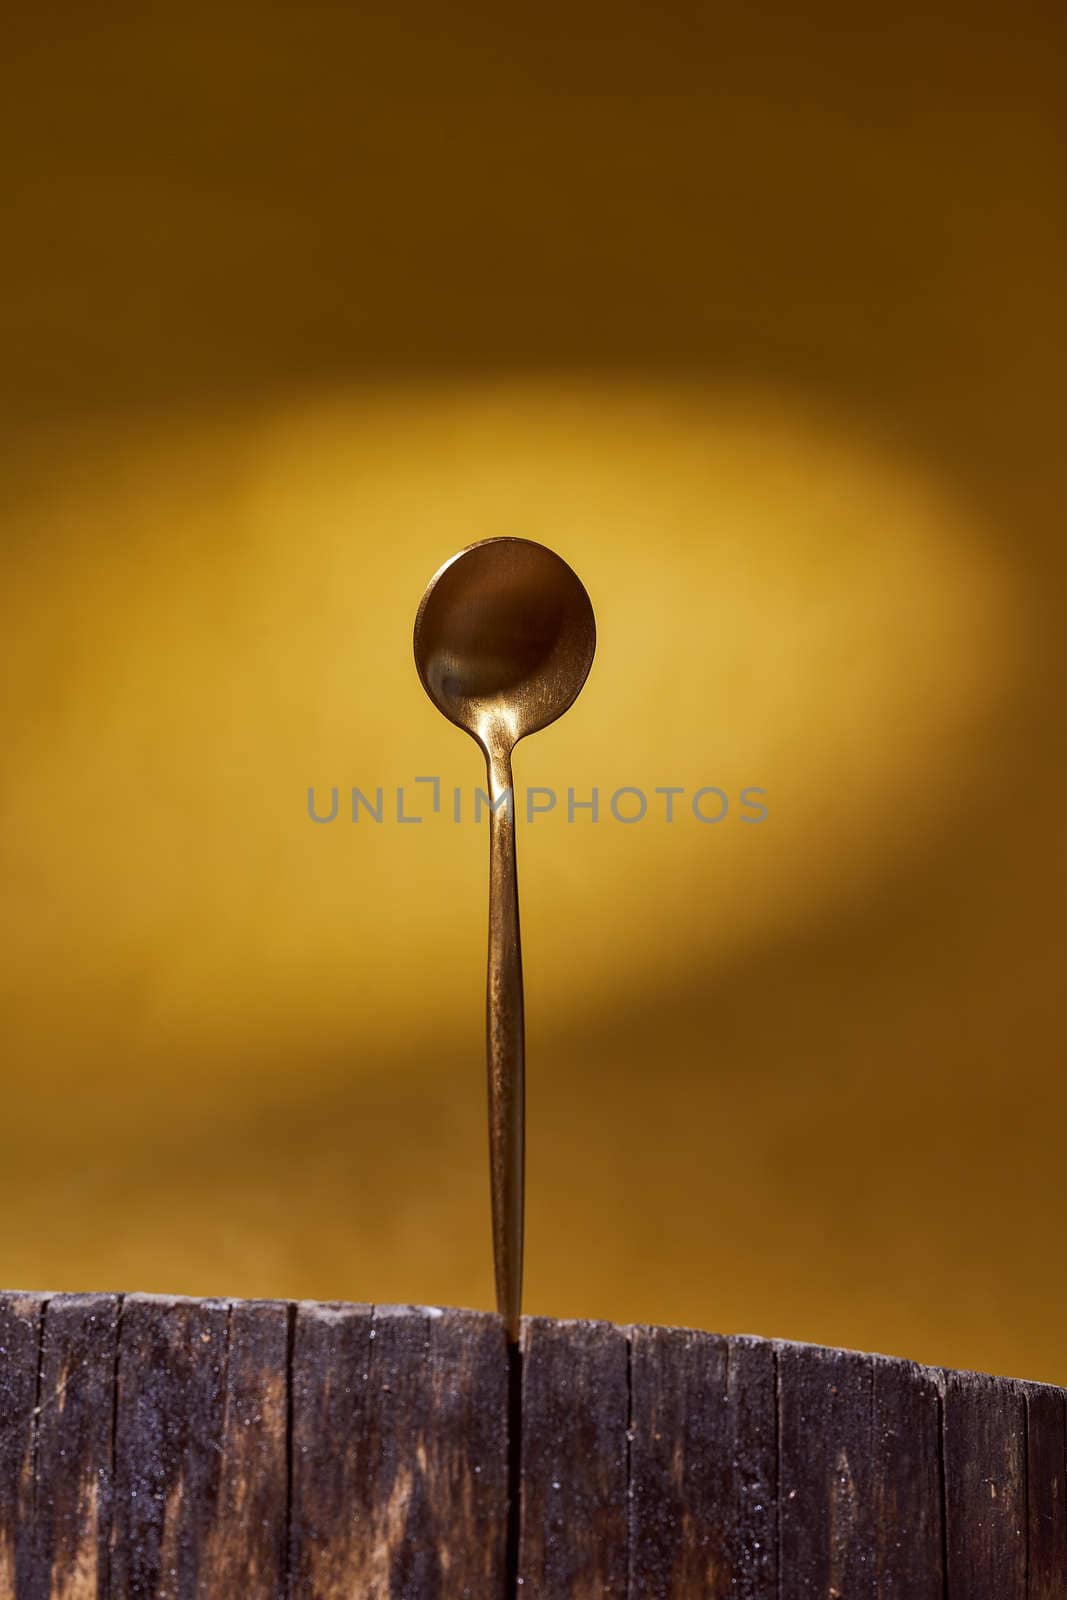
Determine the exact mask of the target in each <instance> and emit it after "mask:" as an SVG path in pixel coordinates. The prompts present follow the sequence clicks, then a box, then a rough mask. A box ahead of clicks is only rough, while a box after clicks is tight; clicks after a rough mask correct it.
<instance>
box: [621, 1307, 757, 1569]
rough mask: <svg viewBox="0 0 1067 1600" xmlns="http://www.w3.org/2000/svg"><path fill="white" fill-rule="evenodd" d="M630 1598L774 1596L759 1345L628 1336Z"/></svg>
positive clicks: (669, 1334)
mask: <svg viewBox="0 0 1067 1600" xmlns="http://www.w3.org/2000/svg"><path fill="white" fill-rule="evenodd" d="M630 1389H631V1418H630V1498H629V1546H630V1574H631V1578H630V1591H629V1592H630V1596H631V1597H632V1600H675V1597H679V1600H680V1597H682V1596H686V1595H704V1596H707V1600H775V1597H776V1595H777V1559H776V1557H777V1539H776V1514H775V1504H776V1497H777V1479H778V1462H777V1449H776V1437H775V1436H776V1418H775V1359H774V1351H773V1349H772V1347H771V1346H770V1345H769V1344H767V1343H766V1342H765V1341H762V1340H755V1339H724V1338H720V1337H717V1336H716V1335H714V1334H708V1333H695V1332H691V1331H689V1330H683V1329H668V1328H642V1327H639V1328H634V1329H633V1332H632V1335H631V1371H630Z"/></svg>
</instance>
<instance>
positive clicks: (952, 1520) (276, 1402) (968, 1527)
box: [0, 1294, 1067, 1600]
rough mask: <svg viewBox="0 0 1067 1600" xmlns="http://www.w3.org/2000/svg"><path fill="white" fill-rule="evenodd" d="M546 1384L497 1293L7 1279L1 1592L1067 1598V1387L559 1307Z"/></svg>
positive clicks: (163, 1597) (140, 1598) (65, 1598)
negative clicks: (380, 1299) (35, 1289)
mask: <svg viewBox="0 0 1067 1600" xmlns="http://www.w3.org/2000/svg"><path fill="white" fill-rule="evenodd" d="M116 1374H117V1382H116ZM521 1380H522V1381H521V1385H520V1387H519V1388H518V1389H517V1390H512V1391H511V1392H509V1363H508V1356H507V1351H506V1347H505V1342H504V1338H503V1329H502V1326H501V1324H500V1322H499V1319H497V1318H495V1317H491V1316H486V1315H480V1314H478V1313H473V1312H439V1311H431V1310H425V1309H419V1308H412V1307H384V1308H379V1309H377V1310H372V1309H371V1308H369V1307H359V1306H332V1307H331V1306H320V1305H303V1306H301V1307H299V1308H296V1307H292V1306H289V1305H287V1304H283V1303H278V1302H267V1301H264V1302H234V1303H232V1304H231V1303H230V1302H225V1301H189V1300H169V1299H163V1298H157V1297H151V1296H137V1295H135V1296H131V1297H129V1298H128V1299H126V1300H125V1301H124V1302H122V1303H121V1314H120V1301H119V1299H118V1297H116V1296H113V1295H56V1296H52V1297H48V1296H42V1295H17V1294H0V1600H194V1597H195V1600H340V1597H344V1600H351V1597H354V1596H356V1595H358V1596H360V1597H363V1596H367V1597H369V1600H416V1597H418V1600H453V1597H456V1600H463V1597H464V1596H468V1597H482V1596H484V1597H486V1600H493V1597H494V1596H500V1597H501V1600H506V1597H507V1595H508V1594H511V1595H512V1596H518V1595H519V1594H522V1595H525V1596H541V1597H543V1600H556V1597H567V1600H585V1597H587V1596H588V1597H590V1600H593V1597H609V1600H610V1597H612V1596H614V1597H615V1600H622V1597H624V1596H625V1597H627V1600H661V1597H670V1600H688V1597H689V1596H696V1595H700V1596H703V1597H705V1600H727V1597H728V1600H815V1597H816V1596H817V1597H818V1600H875V1597H876V1600H894V1597H895V1600H946V1597H947V1600H1064V1596H1065V1595H1067V1462H1065V1449H1067V1439H1065V1434H1067V1411H1065V1403H1067V1396H1065V1394H1064V1391H1063V1390H1060V1389H1052V1388H1048V1387H1046V1386H1043V1385H1040V1384H1020V1383H1015V1382H1013V1381H1012V1380H1010V1379H995V1378H985V1377H981V1376H976V1375H974V1374H970V1373H943V1372H935V1371H932V1370H930V1369H927V1368H922V1367H917V1366H915V1365H913V1364H912V1363H910V1362H905V1361H895V1360H890V1359H888V1358H884V1357H879V1356H864V1355H859V1354H856V1353H853V1352H848V1351H839V1350H824V1349H819V1348H815V1347H810V1346H803V1345H788V1344H773V1343H771V1342H769V1341H766V1340H761V1339H745V1338H730V1339H724V1338H721V1337H718V1336H715V1335H711V1334H700V1333H694V1332H689V1331H685V1330H667V1329H662V1328H645V1327H639V1328H634V1329H632V1330H630V1332H629V1336H628V1335H627V1332H626V1330H623V1329H620V1328H617V1327H613V1326H611V1325H608V1324H596V1323H556V1322H551V1321H548V1320H546V1319H539V1318H538V1319H532V1320H531V1321H529V1322H528V1323H527V1324H526V1326H525V1329H524V1335H523V1355H522V1368H521ZM516 1395H518V1397H519V1404H518V1405H516V1404H515V1399H516ZM113 1419H114V1421H113ZM520 1435H521V1438H520ZM509 1487H512V1488H516V1489H517V1490H518V1501H519V1512H520V1514H519V1516H518V1517H517V1518H514V1517H510V1516H509ZM512 1528H514V1539H515V1544H514V1548H512V1545H511V1542H510V1540H511V1537H512ZM779 1535H780V1537H779ZM519 1580H521V1583H520V1581H519Z"/></svg>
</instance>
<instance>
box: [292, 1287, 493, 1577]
mask: <svg viewBox="0 0 1067 1600" xmlns="http://www.w3.org/2000/svg"><path fill="white" fill-rule="evenodd" d="M507 1413H508V1369H507V1350H506V1345H505V1340H504V1332H503V1327H502V1324H501V1323H500V1321H499V1319H498V1318H496V1317H491V1316H487V1315H484V1314H481V1313H477V1312H464V1311H429V1310H418V1309H415V1308H411V1307H378V1308H375V1309H374V1310H373V1311H372V1310H371V1309H370V1308H369V1307H328V1306H319V1305H302V1306H301V1307H300V1308H299V1310H298V1314H297V1323H296V1337H295V1344H294V1352H293V1506H292V1552H291V1563H292V1590H291V1592H292V1594H293V1595H294V1596H297V1595H298V1596H300V1597H301V1600H303V1597H305V1596H306V1597H307V1600H342V1597H343V1600H348V1597H349V1596H352V1595H357V1594H358V1595H366V1596H368V1597H372V1596H373V1597H377V1600H452V1597H453V1596H455V1597H457V1600H459V1597H463V1596H472V1597H473V1596H482V1595H485V1596H493V1595H497V1594H500V1595H503V1593H504V1583H505V1571H506V1568H505V1561H506V1549H505V1542H506V1532H507V1484H508V1457H507V1426H506V1419H507Z"/></svg>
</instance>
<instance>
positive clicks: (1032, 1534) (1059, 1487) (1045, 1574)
mask: <svg viewBox="0 0 1067 1600" xmlns="http://www.w3.org/2000/svg"><path fill="white" fill-rule="evenodd" d="M1021 1388H1022V1392H1023V1400H1024V1403H1025V1406H1026V1485H1027V1581H1028V1584H1029V1587H1028V1589H1027V1600H1063V1596H1064V1594H1065V1593H1067V1486H1065V1469H1067V1437H1065V1433H1067V1429H1065V1423H1067V1416H1065V1409H1067V1408H1065V1406H1064V1395H1063V1391H1062V1390H1061V1389H1050V1388H1049V1387H1048V1386H1047V1385H1045V1384H1040V1383H1026V1384H1023V1385H1021Z"/></svg>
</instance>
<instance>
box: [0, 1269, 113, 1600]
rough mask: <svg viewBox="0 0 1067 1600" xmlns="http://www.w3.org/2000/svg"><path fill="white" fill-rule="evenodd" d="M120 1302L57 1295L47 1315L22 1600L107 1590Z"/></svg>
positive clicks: (81, 1597)
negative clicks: (30, 1543)
mask: <svg viewBox="0 0 1067 1600" xmlns="http://www.w3.org/2000/svg"><path fill="white" fill-rule="evenodd" d="M118 1320H119V1297H118V1296H117V1295H104V1294H60V1295H55V1296H54V1297H53V1298H52V1299H51V1300H50V1301H49V1303H48V1305H47V1307H46V1309H45V1316H44V1344H43V1350H42V1359H41V1383H40V1400H39V1405H40V1413H39V1422H38V1435H37V1451H36V1465H35V1471H34V1480H35V1491H34V1531H35V1538H34V1563H33V1575H32V1578H30V1579H28V1581H27V1582H26V1583H25V1584H24V1585H23V1586H22V1587H21V1588H20V1590H19V1595H18V1600H51V1597H52V1596H63V1597H64V1600H95V1597H96V1596H98V1595H99V1596H103V1595H106V1594H107V1592H108V1568H109V1562H108V1546H109V1535H110V1529H111V1458H112V1444H113V1441H112V1421H113V1413H114V1404H115V1353H116V1348H117V1340H118Z"/></svg>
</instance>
